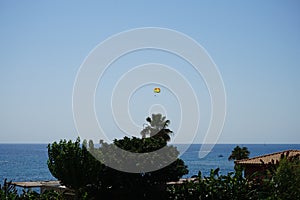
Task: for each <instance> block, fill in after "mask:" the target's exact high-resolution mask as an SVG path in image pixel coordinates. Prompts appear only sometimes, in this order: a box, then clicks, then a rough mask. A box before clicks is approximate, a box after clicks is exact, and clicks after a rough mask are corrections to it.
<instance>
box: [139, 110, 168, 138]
mask: <svg viewBox="0 0 300 200" xmlns="http://www.w3.org/2000/svg"><path fill="white" fill-rule="evenodd" d="M146 121H147V122H148V125H147V126H146V127H144V129H143V130H142V131H141V135H142V137H143V138H146V136H150V137H160V138H163V139H164V140H165V141H166V142H167V141H169V140H170V139H171V137H170V134H171V133H172V131H171V130H170V129H167V127H168V126H169V124H170V120H167V119H166V117H165V116H162V114H152V118H150V117H147V119H146Z"/></svg>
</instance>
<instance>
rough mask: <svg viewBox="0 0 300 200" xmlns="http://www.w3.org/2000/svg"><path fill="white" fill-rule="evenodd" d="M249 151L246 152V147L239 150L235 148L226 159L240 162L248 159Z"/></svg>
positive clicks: (237, 147) (238, 147)
mask: <svg viewBox="0 0 300 200" xmlns="http://www.w3.org/2000/svg"><path fill="white" fill-rule="evenodd" d="M249 155H250V151H248V148H247V147H243V148H241V147H240V146H236V147H235V148H234V149H233V150H232V152H231V154H230V156H229V157H228V160H241V159H245V158H249Z"/></svg>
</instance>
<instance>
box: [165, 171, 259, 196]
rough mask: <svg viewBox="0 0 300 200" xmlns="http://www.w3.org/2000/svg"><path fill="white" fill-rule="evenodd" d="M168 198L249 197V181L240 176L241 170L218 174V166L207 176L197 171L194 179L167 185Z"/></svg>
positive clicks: (252, 193) (252, 194)
mask: <svg viewBox="0 0 300 200" xmlns="http://www.w3.org/2000/svg"><path fill="white" fill-rule="evenodd" d="M168 192H169V198H170V199H191V200H192V199H208V200H210V199H212V200H213V199H251V198H252V197H253V196H254V195H255V194H254V192H251V185H250V183H249V182H248V181H247V180H246V179H245V178H244V177H243V176H242V171H241V170H238V171H236V172H235V173H233V172H231V173H228V174H227V175H219V168H217V169H215V170H213V169H212V170H211V172H210V176H209V177H202V175H201V172H199V174H198V177H197V179H196V180H193V181H189V182H184V183H183V184H180V185H172V186H169V187H168Z"/></svg>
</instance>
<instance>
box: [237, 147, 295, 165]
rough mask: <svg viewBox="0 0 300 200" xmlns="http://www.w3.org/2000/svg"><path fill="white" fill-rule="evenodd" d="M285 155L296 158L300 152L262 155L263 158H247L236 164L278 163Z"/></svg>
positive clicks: (291, 151)
mask: <svg viewBox="0 0 300 200" xmlns="http://www.w3.org/2000/svg"><path fill="white" fill-rule="evenodd" d="M282 154H284V155H285V156H287V155H288V157H291V156H295V155H297V154H300V150H286V151H281V152H277V153H272V154H267V155H262V156H257V157H253V158H247V159H242V160H236V161H235V164H237V165H258V164H268V163H270V162H271V163H272V161H273V162H274V163H276V162H277V161H279V160H280V159H281V155H282Z"/></svg>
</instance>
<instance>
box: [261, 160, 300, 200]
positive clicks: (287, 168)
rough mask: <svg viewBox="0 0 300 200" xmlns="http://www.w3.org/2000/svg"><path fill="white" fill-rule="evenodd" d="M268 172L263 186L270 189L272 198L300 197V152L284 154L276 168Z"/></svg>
mask: <svg viewBox="0 0 300 200" xmlns="http://www.w3.org/2000/svg"><path fill="white" fill-rule="evenodd" d="M268 172H269V174H268V177H269V178H268V177H267V178H266V179H264V182H263V187H264V188H265V190H268V191H270V199H300V154H298V155H296V156H290V157H288V155H282V158H281V160H280V162H279V163H278V164H277V165H276V166H275V169H271V170H269V171H268Z"/></svg>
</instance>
